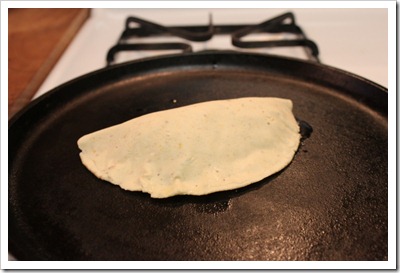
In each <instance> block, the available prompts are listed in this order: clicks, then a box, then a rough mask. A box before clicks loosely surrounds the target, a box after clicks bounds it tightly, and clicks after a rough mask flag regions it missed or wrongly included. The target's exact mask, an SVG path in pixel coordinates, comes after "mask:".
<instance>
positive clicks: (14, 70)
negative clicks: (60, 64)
mask: <svg viewBox="0 0 400 273" xmlns="http://www.w3.org/2000/svg"><path fill="white" fill-rule="evenodd" d="M89 14H90V10H89V9H9V11H8V116H9V118H11V116H12V115H14V114H15V113H16V112H18V111H19V110H20V109H21V108H22V107H24V106H25V105H27V104H28V103H29V102H30V101H31V99H32V97H33V95H34V94H35V93H36V92H37V90H38V89H39V87H40V85H41V84H42V83H43V81H44V80H45V78H46V77H47V75H48V74H49V72H50V71H51V69H52V68H53V66H54V65H55V64H56V62H57V61H58V59H59V57H60V56H61V55H62V53H63V52H64V50H65V49H66V48H67V46H68V45H69V43H70V42H71V41H72V39H73V38H74V36H75V35H76V33H77V32H78V30H79V29H80V27H81V26H82V25H83V23H84V22H85V21H86V19H87V18H88V17H89Z"/></svg>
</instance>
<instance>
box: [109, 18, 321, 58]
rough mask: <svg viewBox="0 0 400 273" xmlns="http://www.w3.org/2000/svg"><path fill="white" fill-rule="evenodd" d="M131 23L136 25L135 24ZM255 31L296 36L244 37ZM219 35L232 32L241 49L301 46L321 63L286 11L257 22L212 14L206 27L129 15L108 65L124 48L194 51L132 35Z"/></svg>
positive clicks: (198, 37) (205, 37)
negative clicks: (226, 20) (219, 20)
mask: <svg viewBox="0 0 400 273" xmlns="http://www.w3.org/2000/svg"><path fill="white" fill-rule="evenodd" d="M132 24H136V25H137V26H136V27H132ZM256 33H271V34H275V33H290V34H294V35H296V37H297V38H295V39H279V40H268V41H255V40H248V39H246V40H245V39H244V38H245V37H246V36H249V35H250V34H256ZM219 34H230V35H231V40H232V44H233V45H234V46H236V47H238V48H266V47H288V46H302V47H304V48H305V51H306V54H307V56H308V57H309V58H310V59H311V60H313V61H316V62H319V58H318V55H319V51H318V46H317V45H316V44H315V43H314V42H313V41H312V40H309V39H307V37H306V35H305V33H304V31H303V30H302V29H301V28H300V27H299V26H298V25H296V22H295V17H294V14H293V13H291V12H287V13H284V14H282V15H280V16H277V17H275V18H272V19H269V20H267V21H264V22H262V23H260V24H256V25H213V23H212V17H211V15H210V17H209V24H208V25H207V26H171V27H166V26H162V25H159V24H156V23H153V22H149V21H146V20H143V19H140V18H137V17H128V18H127V19H126V23H125V30H124V31H123V32H122V35H121V36H120V38H119V40H118V42H117V44H116V45H114V46H113V47H112V48H110V50H109V51H108V53H107V59H106V60H107V65H111V64H113V63H114V60H115V55H116V54H117V53H118V52H121V51H131V50H182V51H183V52H193V49H192V46H191V45H190V44H189V43H184V42H171V43H168V42H167V43H129V42H128V40H129V39H131V38H144V37H155V36H158V37H159V36H175V37H179V38H182V39H184V40H187V41H195V42H202V41H208V40H210V39H211V38H212V37H213V36H214V35H219Z"/></svg>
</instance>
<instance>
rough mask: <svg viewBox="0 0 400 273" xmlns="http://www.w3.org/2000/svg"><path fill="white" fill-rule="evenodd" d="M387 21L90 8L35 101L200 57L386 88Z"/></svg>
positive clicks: (303, 12) (335, 14)
mask: <svg viewBox="0 0 400 273" xmlns="http://www.w3.org/2000/svg"><path fill="white" fill-rule="evenodd" d="M370 18H374V20H370ZM387 19H388V14H387V10H386V9H292V10H287V9H240V10H238V9H173V10H169V9H94V10H92V13H91V17H90V18H89V19H88V21H87V22H86V23H85V25H84V26H83V27H82V29H81V31H80V32H79V33H78V35H77V36H76V38H75V40H74V41H73V42H72V43H71V45H70V46H69V48H68V49H67V50H66V52H65V53H64V55H63V56H62V58H61V59H60V60H59V62H58V64H57V65H56V66H55V68H54V69H53V71H52V72H51V73H50V75H49V76H48V78H47V79H46V80H45V82H44V83H43V84H42V86H41V87H40V89H39V90H38V92H37V94H36V95H35V97H38V96H40V95H42V94H43V93H45V92H47V91H49V90H50V89H52V88H54V87H56V86H58V85H60V84H62V83H64V82H66V81H68V80H71V79H73V78H76V77H78V76H80V75H84V74H86V73H89V72H91V71H94V70H97V69H101V68H103V67H105V66H106V65H107V64H108V65H111V64H115V63H121V62H126V61H130V60H135V59H140V58H145V57H150V56H157V55H161V54H173V53H179V52H189V51H202V50H236V51H250V52H257V53H264V54H274V55H280V56H288V57H294V58H299V59H303V60H312V61H320V62H321V63H323V64H325V65H329V66H334V67H337V68H339V69H343V70H346V71H349V72H351V73H354V74H357V75H359V76H362V77H365V78H367V79H369V80H372V81H374V82H376V83H378V84H380V85H382V86H385V87H387V77H388V44H387V41H388V28H387ZM306 34H307V35H306ZM143 44H145V45H143ZM161 44H164V45H161ZM133 48H134V49H135V50H132V49H133ZM138 49H142V50H138ZM143 49H144V50H143ZM107 58H108V59H107Z"/></svg>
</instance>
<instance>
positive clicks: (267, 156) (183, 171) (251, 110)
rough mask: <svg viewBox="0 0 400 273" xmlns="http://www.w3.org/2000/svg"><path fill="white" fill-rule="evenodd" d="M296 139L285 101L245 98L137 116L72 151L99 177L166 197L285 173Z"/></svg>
mask: <svg viewBox="0 0 400 273" xmlns="http://www.w3.org/2000/svg"><path fill="white" fill-rule="evenodd" d="M299 142H300V133H299V126H298V124H297V122H296V120H295V117H294V115H293V113H292V102H291V101H290V100H288V99H280V98H258V97H245V98H239V99H229V100H217V101H208V102H202V103H197V104H193V105H189V106H184V107H178V108H174V109H170V110H165V111H160V112H154V113H150V114H147V115H143V116H140V117H138V118H134V119H132V120H129V121H126V122H124V123H121V124H118V125H115V126H112V127H109V128H106V129H103V130H100V131H97V132H94V133H91V134H88V135H85V136H83V137H81V138H80V139H79V140H78V146H79V148H80V149H81V150H82V152H81V153H80V157H81V160H82V163H83V164H84V165H85V166H86V167H87V168H88V169H89V170H90V171H91V172H92V173H93V174H94V175H96V176H97V177H98V178H100V179H102V180H106V181H109V182H111V183H113V184H115V185H119V186H120V187H121V188H122V189H125V190H130V191H143V192H147V193H149V194H150V195H151V197H153V198H166V197H170V196H174V195H205V194H209V193H213V192H218V191H224V190H231V189H236V188H241V187H244V186H246V185H249V184H251V183H254V182H258V181H260V180H262V179H263V178H265V177H268V176H270V175H272V174H274V173H276V172H278V171H280V170H282V169H283V168H285V167H286V166H287V165H288V164H289V163H290V162H291V161H292V159H293V157H294V154H295V152H296V150H297V149H298V146H299Z"/></svg>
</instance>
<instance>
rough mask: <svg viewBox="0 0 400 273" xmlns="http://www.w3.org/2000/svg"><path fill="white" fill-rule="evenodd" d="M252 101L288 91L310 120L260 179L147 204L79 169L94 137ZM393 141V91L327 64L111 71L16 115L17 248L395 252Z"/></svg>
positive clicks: (335, 256)
mask: <svg viewBox="0 0 400 273" xmlns="http://www.w3.org/2000/svg"><path fill="white" fill-rule="evenodd" d="M245 96H262V97H282V98H288V99H291V100H292V101H293V103H294V109H293V111H294V114H295V116H296V117H297V118H298V119H300V120H304V121H306V122H307V123H308V124H310V125H311V126H312V128H313V133H312V134H311V136H310V137H309V138H307V139H305V140H304V141H303V142H302V145H301V146H300V148H299V150H298V152H297V154H296V155H295V157H294V160H293V161H292V163H291V164H290V165H289V166H288V167H287V168H285V169H284V170H282V171H281V172H280V173H278V174H276V175H274V176H272V177H270V178H266V179H264V180H262V181H260V182H258V183H255V184H253V185H250V186H247V187H245V188H241V189H237V190H232V191H225V192H219V193H214V194H210V195H207V196H197V197H196V196H176V197H171V198H167V199H152V198H150V197H149V195H148V194H145V193H141V192H128V191H124V190H122V189H120V188H119V187H118V186H114V185H112V184H110V183H108V182H104V181H102V180H99V179H97V178H96V177H95V176H94V175H93V174H91V173H90V172H89V171H88V170H87V169H86V168H85V167H84V166H83V165H82V164H81V161H80V158H79V152H80V151H79V149H78V147H77V144H76V142H77V140H78V138H80V137H81V136H83V135H85V134H87V133H90V132H93V131H96V130H99V129H102V128H105V127H108V126H111V125H115V124H118V123H120V122H123V121H126V120H129V119H132V118H135V117H138V116H140V115H143V114H146V113H150V112H154V111H159V110H165V109H170V108H174V107H179V106H183V105H188V104H193V103H196V102H202V101H209V100H216V99H228V98H237V97H245ZM175 100H176V101H175ZM387 139H388V138H387V90H386V89H384V88H382V87H380V86H378V85H376V84H374V83H372V82H369V81H367V80H365V79H362V78H359V77H356V76H354V75H351V74H348V73H345V72H343V71H340V70H337V69H333V68H329V67H327V66H324V65H320V64H315V63H309V62H303V61H298V60H294V59H289V58H280V57H273V56H265V55H257V54H243V53H232V52H207V53H197V54H187V55H179V56H166V57H158V58H152V59H147V60H142V61H136V62H131V63H126V64H121V65H116V66H114V67H110V68H105V69H102V70H99V71H96V72H93V73H91V74H88V75H85V76H83V77H81V78H78V79H76V80H73V81H71V82H68V83H67V84H64V85H62V86H60V87H58V88H56V89H55V90H53V91H51V92H49V93H48V94H46V95H44V96H42V97H41V98H39V99H37V100H35V101H34V102H32V103H31V105H30V106H29V107H27V108H26V109H24V111H22V112H21V113H19V114H18V115H17V116H15V117H14V118H13V119H12V120H11V121H10V125H9V248H10V251H11V253H13V254H14V255H15V256H16V258H17V259H21V260H387V240H388V237H387V212H388V208H387V182H388V176H387V175H388V174H387V166H388V162H387V158H388V150H387V147H388V146H387V144H388V142H387ZM202 145H206V143H203V144H202Z"/></svg>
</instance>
